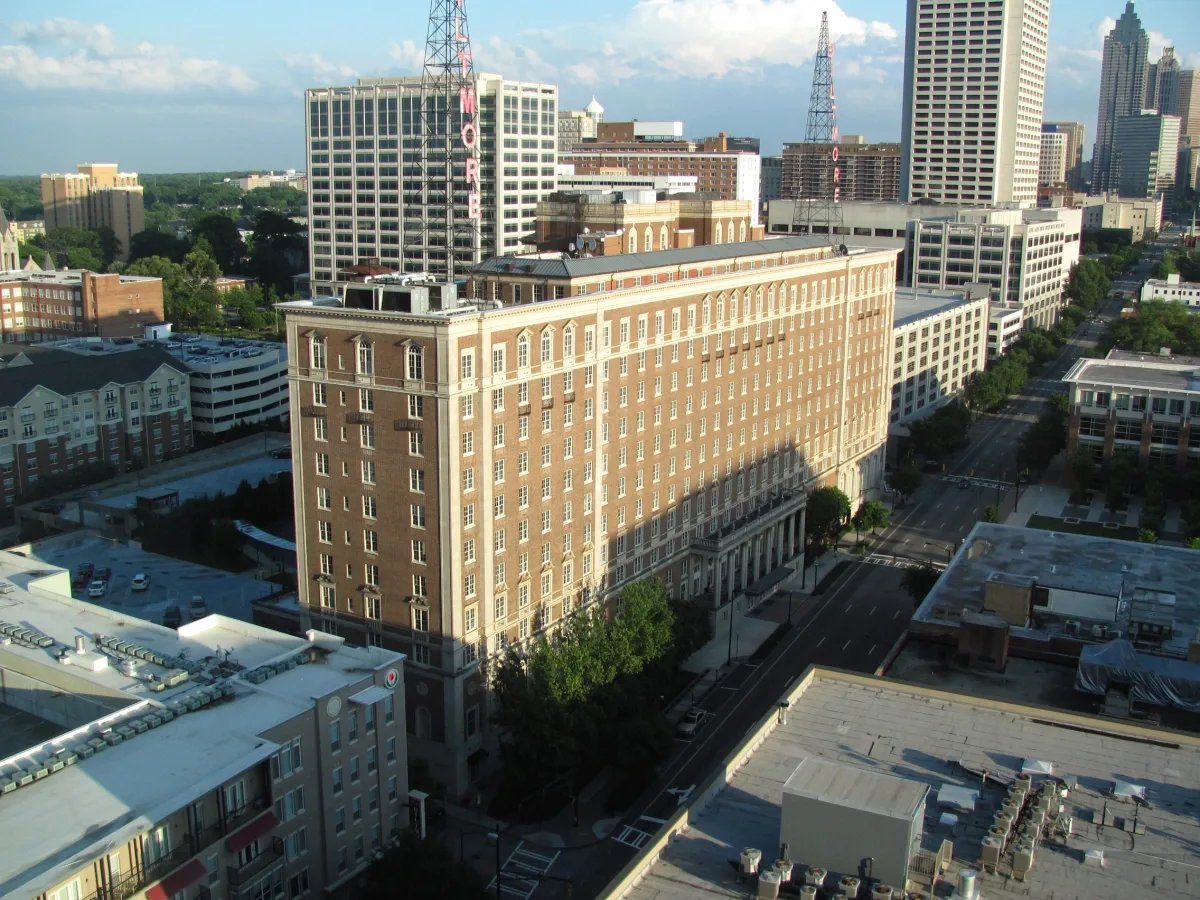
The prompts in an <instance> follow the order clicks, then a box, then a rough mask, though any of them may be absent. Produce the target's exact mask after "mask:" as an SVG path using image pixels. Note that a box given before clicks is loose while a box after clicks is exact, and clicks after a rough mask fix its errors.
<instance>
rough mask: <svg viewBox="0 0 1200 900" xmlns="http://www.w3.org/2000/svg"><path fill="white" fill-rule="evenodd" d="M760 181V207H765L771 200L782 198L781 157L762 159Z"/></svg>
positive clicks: (765, 157)
mask: <svg viewBox="0 0 1200 900" xmlns="http://www.w3.org/2000/svg"><path fill="white" fill-rule="evenodd" d="M760 178H761V181H760V183H759V195H758V196H759V199H760V201H761V203H760V205H761V206H763V207H765V206H766V205H767V204H768V203H770V202H771V201H772V200H778V199H779V198H780V197H782V196H783V157H782V156H764V157H762V172H761V176H760Z"/></svg>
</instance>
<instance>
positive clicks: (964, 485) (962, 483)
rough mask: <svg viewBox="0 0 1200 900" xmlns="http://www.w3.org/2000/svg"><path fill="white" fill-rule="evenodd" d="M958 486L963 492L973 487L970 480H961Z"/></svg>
mask: <svg viewBox="0 0 1200 900" xmlns="http://www.w3.org/2000/svg"><path fill="white" fill-rule="evenodd" d="M958 486H959V488H961V489H962V490H964V491H965V490H966V489H967V488H969V487H970V486H971V482H970V481H969V480H967V479H966V478H960V479H958Z"/></svg>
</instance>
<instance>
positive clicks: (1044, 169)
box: [1038, 126, 1067, 185]
mask: <svg viewBox="0 0 1200 900" xmlns="http://www.w3.org/2000/svg"><path fill="white" fill-rule="evenodd" d="M1066 180H1067V136H1066V135H1065V134H1063V133H1062V132H1061V131H1047V130H1046V128H1045V127H1044V126H1043V128H1042V152H1041V157H1040V159H1039V162H1038V184H1039V185H1043V184H1060V183H1062V182H1064V181H1066Z"/></svg>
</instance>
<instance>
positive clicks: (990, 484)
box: [942, 475, 1012, 491]
mask: <svg viewBox="0 0 1200 900" xmlns="http://www.w3.org/2000/svg"><path fill="white" fill-rule="evenodd" d="M964 480H965V481H969V482H971V486H972V487H981V488H989V489H991V490H993V491H994V490H996V488H1000V489H1001V490H1008V489H1009V488H1011V487H1012V482H1011V481H997V480H995V479H994V478H976V477H975V476H973V475H943V476H942V481H953V482H956V483H957V482H959V481H964Z"/></svg>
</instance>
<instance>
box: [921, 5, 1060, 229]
mask: <svg viewBox="0 0 1200 900" xmlns="http://www.w3.org/2000/svg"><path fill="white" fill-rule="evenodd" d="M1049 28H1050V2H1049V0H1002V2H996V0H993V2H987V3H981V2H978V0H908V23H907V28H906V30H905V53H904V74H905V82H904V131H903V136H902V141H901V144H902V146H903V147H904V148H905V152H906V155H905V159H904V164H903V165H902V167H901V173H900V177H901V185H900V195H901V198H902V199H906V200H910V201H912V200H918V199H922V198H928V199H931V200H937V201H941V202H950V203H989V204H991V203H1020V204H1027V205H1032V204H1033V203H1035V202H1036V200H1037V177H1038V160H1039V156H1040V153H1041V129H1042V107H1043V94H1044V89H1045V83H1046V42H1047V37H1048V33H1049Z"/></svg>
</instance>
